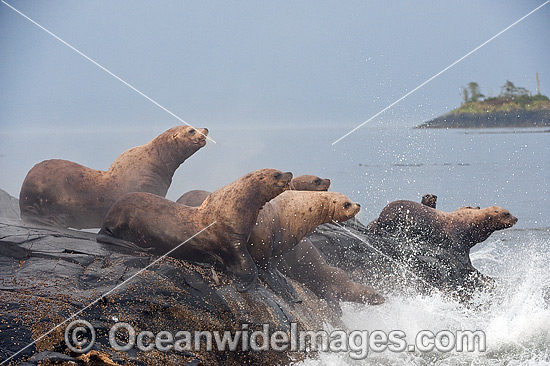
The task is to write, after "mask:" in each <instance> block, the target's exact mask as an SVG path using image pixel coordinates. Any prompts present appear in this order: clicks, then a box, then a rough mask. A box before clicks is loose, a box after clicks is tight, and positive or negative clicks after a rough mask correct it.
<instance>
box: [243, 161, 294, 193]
mask: <svg viewBox="0 0 550 366" xmlns="http://www.w3.org/2000/svg"><path fill="white" fill-rule="evenodd" d="M246 177H247V178H248V179H254V180H257V181H258V182H261V183H262V185H261V186H262V187H264V188H263V189H262V190H264V189H265V190H266V195H267V196H271V198H273V197H275V196H278V195H279V194H281V193H283V192H284V191H286V190H287V189H289V188H290V186H289V184H290V181H291V180H292V173H291V172H286V173H283V172H281V171H280V170H277V169H268V168H266V169H260V170H256V171H254V172H252V173H249V174H248V175H247V176H246ZM271 198H270V199H271Z"/></svg>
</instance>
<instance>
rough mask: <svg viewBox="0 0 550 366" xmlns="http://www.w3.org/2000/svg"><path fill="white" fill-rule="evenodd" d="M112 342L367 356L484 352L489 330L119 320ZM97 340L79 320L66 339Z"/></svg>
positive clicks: (149, 347) (77, 342) (123, 347)
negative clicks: (154, 326)
mask: <svg viewBox="0 0 550 366" xmlns="http://www.w3.org/2000/svg"><path fill="white" fill-rule="evenodd" d="M108 338H109V339H108V341H109V345H110V346H111V347H112V348H113V349H114V350H115V351H120V352H128V351H130V350H132V349H137V350H139V351H142V352H150V351H153V350H158V351H161V352H191V351H195V352H198V351H201V350H206V351H249V350H251V351H257V352H261V351H270V350H271V351H279V352H285V351H294V352H295V351H306V350H307V351H322V352H346V353H348V354H349V356H350V357H351V358H353V359H364V358H365V357H367V355H368V354H369V352H385V351H391V352H415V351H419V352H432V351H438V352H451V351H456V352H476V351H477V352H484V351H485V350H486V339H485V333H484V332H483V331H481V330H476V331H470V330H456V331H450V330H441V331H438V332H433V331H430V330H423V331H420V332H418V333H417V334H416V335H415V337H414V342H412V343H409V342H408V341H407V335H406V334H405V332H403V331H401V330H392V331H389V332H385V331H382V330H373V331H368V330H353V331H343V330H331V331H327V330H318V331H311V330H300V329H299V328H298V325H297V324H296V323H291V327H290V332H284V331H280V330H278V331H271V330H270V325H269V324H261V325H260V326H254V329H252V327H251V325H250V324H243V325H242V326H241V329H240V330H237V331H228V330H225V331H187V330H181V331H177V332H170V331H160V332H158V333H153V332H151V331H146V330H145V331H139V332H138V331H136V330H135V329H134V327H133V326H132V325H130V324H129V323H124V322H120V323H116V324H114V325H113V326H112V327H111V328H110V330H109V335H108ZM95 341H96V333H95V329H94V328H93V327H92V325H91V324H90V323H89V322H87V321H84V320H75V321H73V322H72V323H71V324H69V325H68V326H67V328H66V330H65V342H66V344H67V346H68V347H69V348H70V349H71V350H72V351H74V352H87V351H88V350H90V349H91V348H92V346H93V344H94V343H95Z"/></svg>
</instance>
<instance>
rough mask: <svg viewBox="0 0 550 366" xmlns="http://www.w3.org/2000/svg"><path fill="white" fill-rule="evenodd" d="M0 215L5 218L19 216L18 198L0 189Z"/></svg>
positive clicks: (17, 217) (16, 217)
mask: <svg viewBox="0 0 550 366" xmlns="http://www.w3.org/2000/svg"><path fill="white" fill-rule="evenodd" d="M0 217H3V218H6V219H16V220H19V218H20V211H19V200H18V199H17V198H15V197H12V196H10V194H9V193H8V192H6V191H3V190H1V189H0Z"/></svg>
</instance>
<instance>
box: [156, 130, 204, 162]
mask: <svg viewBox="0 0 550 366" xmlns="http://www.w3.org/2000/svg"><path fill="white" fill-rule="evenodd" d="M207 136H208V129H207V128H194V127H191V126H186V125H181V126H176V127H172V128H171V129H169V130H167V131H165V132H163V133H162V134H160V135H159V136H158V137H157V138H156V139H154V140H153V141H152V143H153V144H154V145H155V146H157V148H158V150H159V152H160V153H161V154H165V155H166V156H171V157H172V159H173V160H176V161H179V162H183V161H185V159H187V158H189V157H190V156H191V155H193V154H194V153H195V152H197V150H199V149H200V148H201V147H203V146H204V145H206V137H207Z"/></svg>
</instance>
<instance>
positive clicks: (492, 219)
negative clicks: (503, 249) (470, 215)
mask: <svg viewBox="0 0 550 366" xmlns="http://www.w3.org/2000/svg"><path fill="white" fill-rule="evenodd" d="M481 211H485V212H486V214H487V218H486V220H487V222H488V223H489V225H490V226H491V227H492V228H493V229H494V230H502V229H507V228H510V227H512V226H514V225H515V224H516V222H518V219H517V217H515V216H513V215H512V214H511V213H510V211H508V210H507V209H505V208H503V207H500V206H491V207H487V208H485V209H484V210H481Z"/></svg>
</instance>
